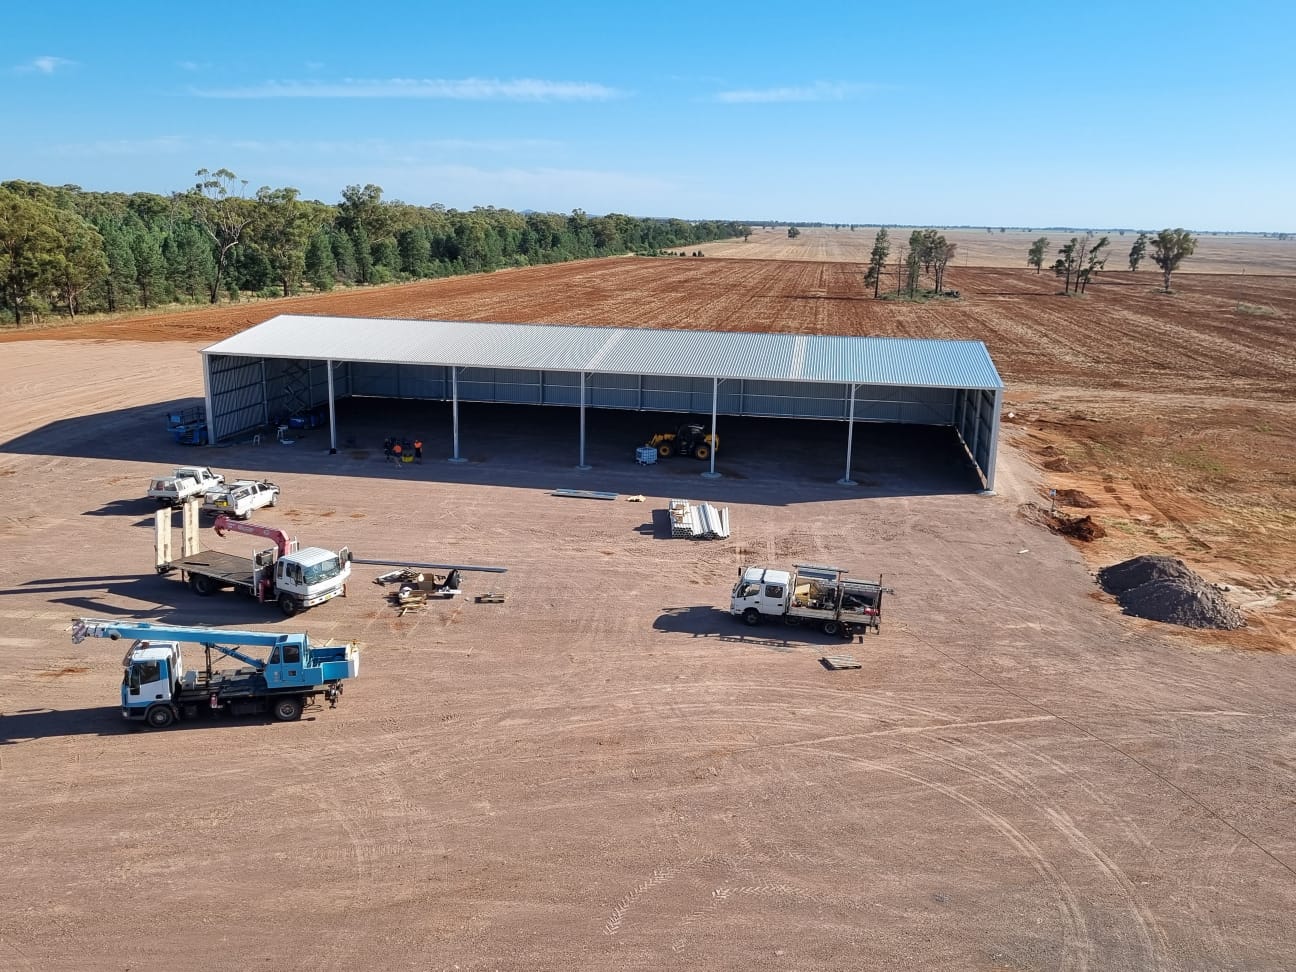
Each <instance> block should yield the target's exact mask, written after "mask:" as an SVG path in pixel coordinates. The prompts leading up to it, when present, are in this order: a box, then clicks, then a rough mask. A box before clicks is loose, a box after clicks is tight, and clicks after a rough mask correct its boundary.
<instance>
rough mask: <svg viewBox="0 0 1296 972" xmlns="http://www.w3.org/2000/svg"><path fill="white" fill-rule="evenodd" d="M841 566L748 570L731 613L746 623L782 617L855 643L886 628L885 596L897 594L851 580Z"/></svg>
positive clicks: (734, 594)
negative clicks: (858, 637) (854, 639)
mask: <svg viewBox="0 0 1296 972" xmlns="http://www.w3.org/2000/svg"><path fill="white" fill-rule="evenodd" d="M846 573H847V572H846V571H845V570H842V569H841V568H840V567H819V566H816V565H812V564H797V565H796V567H795V569H794V570H790V571H789V570H774V569H773V568H769V567H744V568H742V569H741V570H740V571H739V573H738V583H736V584H735V585H734V588H733V592H732V594H731V595H730V598H729V613H730V614H732V615H734V616H735V617H740V618H742V619H743V621H744V622H745V623H747V624H760V623H761V621H763V620H765V619H766V618H769V619H774V618H782V620H783V622H784V624H803V623H804V624H808V625H813V626H815V627H819V628H821V629H823V632H824V634H830V635H840V636H842V637H843V638H850V637H852V636H853V635H855V634H857V633H858V634H863V633H865V632H866V631H868V629H869V628H872V629H873V630H874V631H878V630H879V629H880V628H881V626H882V595H883V594H894V593H895V591H893V590H892V589H891V588H889V587H883V586H882V580H881V578H879V579H878V581H877V582H876V583H874V582H873V581H856V580H847V579H846Z"/></svg>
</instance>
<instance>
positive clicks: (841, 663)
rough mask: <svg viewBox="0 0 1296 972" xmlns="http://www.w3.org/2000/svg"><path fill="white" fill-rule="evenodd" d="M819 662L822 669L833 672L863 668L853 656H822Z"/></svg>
mask: <svg viewBox="0 0 1296 972" xmlns="http://www.w3.org/2000/svg"><path fill="white" fill-rule="evenodd" d="M819 661H820V663H821V664H822V665H823V667H824V668H827V669H828V670H829V671H834V672H835V671H840V670H841V669H845V668H862V667H863V666H862V665H861V664H860V663H859V661H857V660H856V658H855V656H854V655H824V656H823V657H822V658H820V659H819Z"/></svg>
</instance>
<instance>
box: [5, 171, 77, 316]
mask: <svg viewBox="0 0 1296 972" xmlns="http://www.w3.org/2000/svg"><path fill="white" fill-rule="evenodd" d="M55 219H56V216H55V211H54V207H53V206H52V205H50V204H48V203H44V202H38V201H37V200H35V199H31V198H28V197H27V196H25V195H22V194H20V193H18V192H14V191H13V190H11V189H9V188H7V187H0V300H3V302H4V304H5V305H6V306H7V307H8V308H9V310H10V311H12V312H13V316H14V323H15V324H17V325H19V326H22V316H23V312H24V311H25V310H27V309H28V308H29V307H30V306H31V305H32V303H33V301H34V300H35V299H36V295H37V293H38V291H40V290H42V289H45V288H47V287H48V285H49V282H50V268H51V266H52V264H53V262H54V260H55V259H56V254H57V253H58V251H59V248H60V246H61V244H62V241H61V240H60V238H59V234H58V232H57V231H56V230H55V228H54V225H55Z"/></svg>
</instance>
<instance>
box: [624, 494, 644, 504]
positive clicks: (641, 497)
mask: <svg viewBox="0 0 1296 972" xmlns="http://www.w3.org/2000/svg"><path fill="white" fill-rule="evenodd" d="M626 502H627V503H643V502H646V498H645V497H644V494H643V493H639V494H637V495H635V496H627V497H626Z"/></svg>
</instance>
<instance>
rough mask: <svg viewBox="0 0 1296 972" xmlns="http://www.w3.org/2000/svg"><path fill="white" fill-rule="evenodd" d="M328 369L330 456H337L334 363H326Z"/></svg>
mask: <svg viewBox="0 0 1296 972" xmlns="http://www.w3.org/2000/svg"><path fill="white" fill-rule="evenodd" d="M325 367H327V368H328V396H329V455H330V456H336V455H337V413H336V412H334V410H333V362H332V361H327V362H325Z"/></svg>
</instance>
